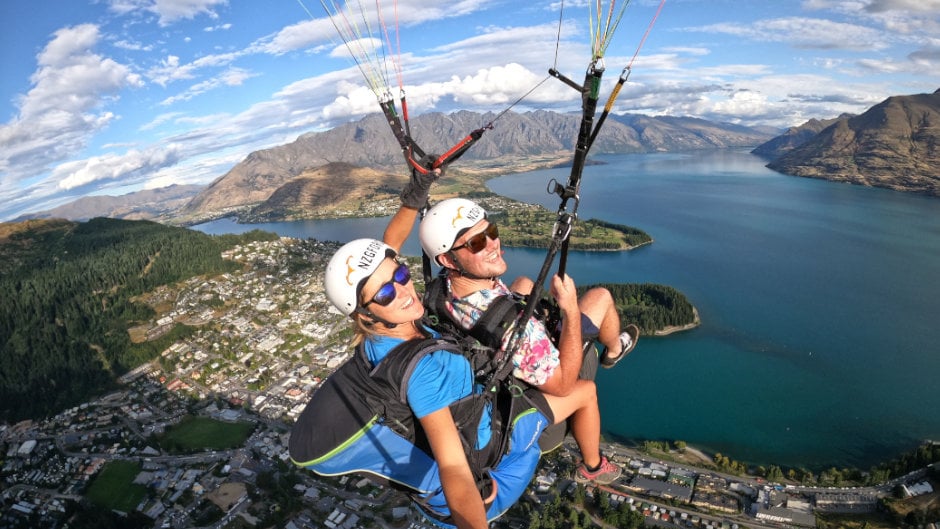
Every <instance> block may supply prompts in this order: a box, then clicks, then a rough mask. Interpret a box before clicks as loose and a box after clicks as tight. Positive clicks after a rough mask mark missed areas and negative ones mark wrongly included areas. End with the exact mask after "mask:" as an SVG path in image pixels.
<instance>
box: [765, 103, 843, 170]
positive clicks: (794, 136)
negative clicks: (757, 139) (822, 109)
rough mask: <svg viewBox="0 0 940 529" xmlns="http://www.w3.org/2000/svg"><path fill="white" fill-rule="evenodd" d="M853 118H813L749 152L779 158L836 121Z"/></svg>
mask: <svg viewBox="0 0 940 529" xmlns="http://www.w3.org/2000/svg"><path fill="white" fill-rule="evenodd" d="M853 116H854V114H842V115H841V116H839V117H837V118H832V119H816V118H813V119H811V120H809V121H807V122H806V123H803V124H802V125H800V126H799V127H790V128H789V129H787V131H786V132H784V133H783V134H781V135H780V136H777V137H776V138H774V139H772V140H770V141H768V142H766V143H762V144H760V145H758V146H757V147H756V148H755V149H754V150H753V151H751V152H752V153H754V154H758V155H761V156H764V157H766V158H770V159H776V158H779V157H781V156H783V155H784V154H786V153H788V152H790V151H792V150H793V149H795V148H797V147H799V146H800V145H802V144H804V143H806V142H807V141H809V140H811V139H813V138H814V137H815V136H816V135H817V134H819V133H820V132H822V130H823V129H825V128H826V127H828V126H829V125H832V124H833V123H835V122H836V121H840V120H843V119H849V118H851V117H853Z"/></svg>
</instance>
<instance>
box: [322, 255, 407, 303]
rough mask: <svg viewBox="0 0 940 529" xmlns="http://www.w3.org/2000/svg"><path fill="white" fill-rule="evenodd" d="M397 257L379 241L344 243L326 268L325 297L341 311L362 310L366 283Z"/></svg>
mask: <svg viewBox="0 0 940 529" xmlns="http://www.w3.org/2000/svg"><path fill="white" fill-rule="evenodd" d="M397 255H398V252H396V251H395V250H394V249H393V248H392V247H391V246H389V245H387V244H385V243H384V242H382V241H378V240H376V239H356V240H354V241H350V242H348V243H346V244H344V245H343V246H342V247H341V248H340V249H339V250H337V251H336V253H335V254H333V257H331V258H330V262H329V263H328V264H327V265H326V274H325V277H324V283H325V288H326V298H327V299H328V300H330V303H332V304H333V306H334V307H336V308H337V309H338V310H339V311H340V312H342V313H343V314H345V315H346V316H349V315H351V314H352V313H353V312H355V311H356V309H357V308H358V307H359V295H360V293H361V291H362V286H363V285H364V284H365V282H366V280H367V279H369V277H370V276H371V275H372V274H373V273H374V272H375V271H376V270H377V269H378V268H379V265H381V264H382V261H384V260H385V258H386V257H387V258H391V259H394V258H395V257H396V256H397Z"/></svg>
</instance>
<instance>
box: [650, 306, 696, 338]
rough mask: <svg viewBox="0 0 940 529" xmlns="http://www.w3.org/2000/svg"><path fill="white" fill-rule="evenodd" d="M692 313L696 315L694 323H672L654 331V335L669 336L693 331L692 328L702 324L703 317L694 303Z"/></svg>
mask: <svg viewBox="0 0 940 529" xmlns="http://www.w3.org/2000/svg"><path fill="white" fill-rule="evenodd" d="M692 314H694V315H695V319H694V321H693V322H692V323H687V324H685V325H671V326H668V327H664V328H662V329H659V330H658V331H653V336H669V335H670V334H674V333H677V332H683V331H691V330H692V329H694V328H696V327H698V326H699V325H701V324H702V319H701V318H700V317H699V315H698V309H697V308H695V305H692Z"/></svg>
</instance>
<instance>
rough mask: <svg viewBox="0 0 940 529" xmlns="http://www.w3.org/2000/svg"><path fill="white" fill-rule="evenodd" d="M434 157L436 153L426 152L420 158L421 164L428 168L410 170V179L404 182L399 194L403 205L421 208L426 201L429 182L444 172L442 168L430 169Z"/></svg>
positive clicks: (432, 181)
mask: <svg viewBox="0 0 940 529" xmlns="http://www.w3.org/2000/svg"><path fill="white" fill-rule="evenodd" d="M436 159H437V155H434V154H428V155H427V156H425V157H424V158H423V159H422V160H421V165H423V166H424V167H426V168H427V169H428V170H427V171H426V172H424V173H422V172H420V171H418V170H417V169H412V170H411V180H409V181H408V183H407V184H405V187H404V188H403V189H402V190H401V195H399V196H400V198H401V203H402V205H403V206H405V207H408V208H412V209H421V208H423V207H424V206H425V205H426V204H427V203H428V194H429V193H430V191H431V184H433V183H434V182H435V181H436V180H437V179H438V178H440V177H441V175H443V174H444V170H443V168H440V167H439V168H436V169H432V164H433V163H434V160H436Z"/></svg>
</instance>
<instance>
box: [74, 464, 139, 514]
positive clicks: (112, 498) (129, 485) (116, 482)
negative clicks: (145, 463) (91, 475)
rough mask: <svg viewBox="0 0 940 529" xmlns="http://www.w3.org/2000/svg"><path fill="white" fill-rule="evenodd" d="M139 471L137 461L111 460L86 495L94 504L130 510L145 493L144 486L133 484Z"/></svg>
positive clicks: (135, 506) (124, 510) (119, 509)
mask: <svg viewBox="0 0 940 529" xmlns="http://www.w3.org/2000/svg"><path fill="white" fill-rule="evenodd" d="M139 472H140V465H138V464H137V463H134V462H132V461H112V462H110V463H108V464H107V465H105V467H104V468H103V469H102V470H101V473H100V474H98V477H97V478H95V481H94V482H93V483H92V484H91V487H89V489H88V494H87V495H86V496H87V497H88V499H89V500H90V501H91V502H92V503H94V504H96V505H100V506H102V507H105V508H108V509H114V510H118V511H123V512H132V511H133V510H134V509H135V508H137V505H138V504H139V503H140V501H141V500H142V499H144V496H145V495H146V494H147V488H146V487H144V486H143V485H135V484H134V478H135V477H137V474H138V473H139Z"/></svg>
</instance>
